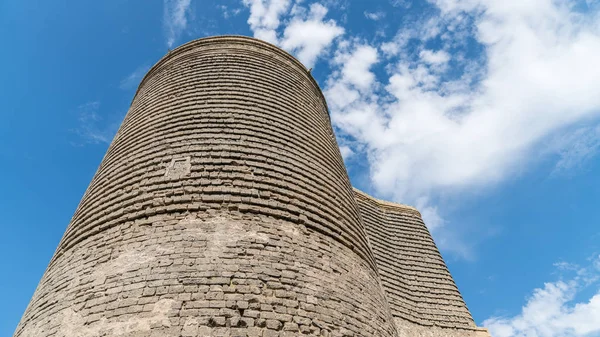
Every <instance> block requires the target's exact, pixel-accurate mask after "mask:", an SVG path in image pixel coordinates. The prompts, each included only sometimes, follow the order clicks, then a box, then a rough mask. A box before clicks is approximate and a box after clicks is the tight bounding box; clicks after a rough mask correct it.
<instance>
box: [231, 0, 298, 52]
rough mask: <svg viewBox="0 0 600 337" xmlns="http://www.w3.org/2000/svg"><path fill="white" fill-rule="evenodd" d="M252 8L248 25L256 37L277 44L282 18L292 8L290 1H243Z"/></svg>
mask: <svg viewBox="0 0 600 337" xmlns="http://www.w3.org/2000/svg"><path fill="white" fill-rule="evenodd" d="M242 2H243V3H244V5H245V6H246V7H249V8H250V17H249V18H248V24H249V25H250V29H252V31H253V32H254V37H256V38H258V39H261V40H265V41H267V42H270V43H273V44H277V42H278V39H277V28H278V27H279V24H280V21H279V19H280V17H281V16H282V15H283V14H284V13H286V12H287V10H288V9H289V7H290V3H291V1H290V0H243V1H242Z"/></svg>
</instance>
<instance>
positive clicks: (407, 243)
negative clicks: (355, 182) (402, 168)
mask: <svg viewBox="0 0 600 337" xmlns="http://www.w3.org/2000/svg"><path fill="white" fill-rule="evenodd" d="M355 194H356V201H357V203H358V205H359V208H360V212H361V214H362V219H363V223H364V224H365V228H366V229H367V233H368V238H369V241H370V243H371V246H372V248H373V253H374V255H375V260H376V261H377V267H378V269H379V274H380V276H381V281H382V284H383V287H384V289H385V292H386V297H387V300H388V303H389V304H390V307H391V309H392V314H393V315H394V317H395V320H396V325H397V328H398V331H399V333H400V335H399V336H402V337H403V336H407V337H408V336H411V337H412V336H414V337H419V336H423V337H425V336H427V337H433V336H448V337H454V336H473V337H474V336H489V335H488V334H487V330H485V329H481V328H478V327H477V326H476V325H475V322H474V321H473V318H472V317H471V313H470V312H469V310H468V309H467V306H466V304H465V302H464V301H463V298H462V296H461V294H460V292H459V291H458V288H457V287H456V284H455V283H454V280H453V279H452V275H450V272H449V271H448V268H447V267H446V264H445V263H444V260H443V258H442V256H441V255H440V252H439V251H438V249H437V247H436V245H435V243H434V242H433V239H432V237H431V234H430V233H429V230H428V229H427V227H426V226H425V224H424V223H423V220H422V219H421V214H420V213H419V212H418V211H417V210H416V209H414V208H413V207H410V206H406V205H401V204H395V203H391V202H386V201H382V200H378V199H375V198H373V197H371V196H369V195H367V194H365V193H363V192H361V191H358V190H355Z"/></svg>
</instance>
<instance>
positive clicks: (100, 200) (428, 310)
mask: <svg viewBox="0 0 600 337" xmlns="http://www.w3.org/2000/svg"><path fill="white" fill-rule="evenodd" d="M355 198H356V200H355ZM369 198H370V197H367V196H361V195H355V192H354V191H353V190H352V187H351V185H350V182H349V179H348V176H347V173H346V169H345V167H344V165H343V161H342V158H341V155H340V152H339V148H338V146H337V143H336V140H335V137H334V135H333V130H332V127H331V123H330V120H329V115H328V112H327V107H326V104H325V100H324V98H323V95H322V93H321V91H320V89H319V87H318V85H317V84H316V82H315V81H314V79H313V78H312V77H311V76H310V74H309V73H308V71H307V70H306V69H305V68H304V67H303V66H302V65H301V64H300V63H299V62H298V61H297V60H296V59H294V58H293V57H292V56H290V55H289V54H287V53H285V52H283V51H282V50H280V49H279V48H276V47H274V46H272V45H270V44H267V43H265V42H261V41H258V40H255V39H251V38H245V37H231V36H229V37H228V36H225V37H214V38H206V39H200V40H196V41H192V42H190V43H188V44H185V45H183V46H181V47H179V48H177V49H175V50H173V51H171V52H170V53H169V54H168V55H167V56H165V57H164V58H163V59H162V60H160V61H159V62H158V63H157V64H156V65H155V66H154V67H153V68H152V69H151V70H150V71H149V72H148V74H147V75H146V77H145V78H144V79H143V80H142V83H141V84H140V86H139V88H138V91H137V92H136V95H135V97H134V99H133V101H132V104H131V107H130V109H129V111H128V113H127V116H126V117H125V120H124V121H123V124H122V125H121V127H120V129H119V131H118V132H117V135H116V136H115V138H114V140H113V142H112V143H111V145H110V147H109V149H108V151H107V153H106V155H105V157H104V159H103V160H102V163H101V164H100V167H99V168H98V171H97V172H96V175H95V176H94V178H93V179H92V182H91V183H90V186H89V187H88V189H87V191H86V192H85V194H84V196H83V198H82V200H81V202H80V204H79V207H78V208H77V210H76V211H75V214H74V215H73V218H72V220H71V223H70V224H69V226H68V228H67V230H66V232H65V234H64V237H63V239H62V240H61V242H60V244H59V247H58V248H57V250H56V253H55V255H54V256H53V258H52V260H51V261H50V264H49V266H48V269H47V270H46V272H45V274H44V276H43V278H42V280H41V281H40V284H39V286H38V288H37V289H36V292H35V294H34V296H33V298H32V300H31V302H30V304H29V306H28V308H27V310H26V311H25V313H24V315H23V317H22V320H21V322H20V324H19V325H18V327H17V330H16V332H15V336H16V337H17V336H18V337H46V336H53V337H61V336H65V337H67V336H68V337H84V336H85V337H100V336H134V337H136V336H166V337H169V336H187V337H195V336H296V335H313V336H340V337H341V336H390V337H392V336H393V337H399V336H441V334H439V333H438V332H436V331H445V332H447V333H448V334H447V336H475V335H473V333H479V332H481V331H478V330H476V328H475V326H474V324H473V322H472V318H471V316H470V314H469V312H468V311H467V309H466V306H464V303H463V302H462V297H461V296H460V293H458V290H457V289H456V286H455V285H454V282H453V281H452V278H451V276H450V274H449V273H448V271H447V269H446V268H445V265H444V262H443V260H442V259H441V257H440V256H439V253H438V252H437V249H436V248H435V245H434V244H433V241H432V240H431V237H430V236H429V233H428V232H427V230H426V228H425V227H424V226H423V224H422V222H420V217H416V216H415V215H414V214H418V212H416V211H414V212H415V213H414V214H412V215H409V216H408V217H407V215H405V214H404V213H403V212H399V213H394V212H391V213H389V214H388V212H387V211H385V210H383V209H382V208H381V207H380V205H379V204H378V203H377V202H374V203H372V202H371V200H370V199H369ZM373 200H375V199H373ZM357 201H358V204H360V209H359V205H358V204H357ZM361 213H362V217H361ZM382 214H385V215H382ZM390 214H391V215H390ZM363 219H364V221H363ZM365 224H366V225H367V226H366V228H365ZM404 225H406V228H405V229H406V231H404V230H403V227H402V226H404ZM379 231H382V232H379ZM385 231H388V232H385ZM367 233H368V234H369V235H367ZM388 235H391V237H392V238H394V239H393V240H390V239H388V238H386V236H388ZM368 236H369V239H368ZM405 237H406V239H396V238H405ZM369 240H370V243H369ZM385 254H398V255H397V257H398V259H387V258H386V257H385V256H384V255H385ZM436 254H437V255H436ZM382 281H383V282H382ZM407 292H410V294H407ZM386 296H387V299H386ZM429 328H431V329H429ZM451 328H452V330H451ZM440 329H441V330H440Z"/></svg>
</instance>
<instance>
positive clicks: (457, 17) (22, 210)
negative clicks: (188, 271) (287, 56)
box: [0, 0, 600, 337]
mask: <svg viewBox="0 0 600 337" xmlns="http://www.w3.org/2000/svg"><path fill="white" fill-rule="evenodd" d="M599 10H600V4H599V3H598V2H597V1H593V0H588V1H566V0H558V1H550V0H527V1H523V0H519V1H517V0H486V1H483V0H464V1H451V0H428V1H420V2H417V1H408V0H392V1H389V0H380V1H343V0H321V1H307V0H304V1H294V0H231V1H220V2H217V1H202V2H200V1H185V0H178V1H176V0H168V1H164V2H159V1H153V2H147V1H144V2H142V1H129V2H125V1H93V2H92V1H70V2H66V1H52V2H49V1H3V2H1V3H0V37H1V38H2V39H1V40H2V41H3V42H4V43H3V48H2V51H3V52H2V53H0V61H1V64H2V65H3V68H2V70H3V71H2V76H1V77H0V78H1V80H0V102H1V103H2V108H1V109H0V113H1V117H2V118H1V119H0V190H1V191H2V195H1V197H2V200H1V202H0V212H1V213H2V214H3V216H2V217H0V228H2V230H3V235H1V236H0V256H1V258H0V271H1V274H0V275H1V276H2V277H0V298H2V299H3V300H2V301H1V302H0V335H1V336H9V335H11V334H12V332H13V331H14V328H15V327H16V324H17V323H18V320H19V319H20V316H21V314H22V313H23V311H24V310H25V307H26V306H27V303H28V302H29V299H30V298H31V295H32V294H33V291H34V289H35V287H36V285H37V283H38V281H39V279H40V278H41V276H42V274H43V272H44V269H45V267H46V265H47V263H48V261H49V259H50V257H51V256H52V254H53V252H54V249H55V248H56V246H57V244H58V241H59V240H60V237H61V235H62V233H63V231H64V229H65V228H66V225H67V224H68V222H69V219H70V217H71V215H72V214H73V212H74V210H75V208H76V206H77V204H78V202H79V199H80V198H81V196H82V194H83V192H84V190H85V188H86V187H87V185H88V183H89V181H90V180H91V178H92V176H93V175H94V172H95V170H96V168H97V167H98V165H99V163H100V161H101V159H102V156H103V155H104V153H105V151H106V149H107V147H108V143H109V142H110V140H111V139H112V136H113V135H114V133H115V132H116V129H117V128H118V125H119V123H120V121H121V119H122V118H123V116H124V115H125V113H126V111H127V108H128V105H129V103H130V101H131V99H132V97H133V94H134V92H135V88H136V87H137V84H138V83H139V81H140V79H141V77H142V76H143V75H144V73H145V71H147V69H149V67H150V66H151V65H152V64H154V62H156V61H157V60H158V59H159V58H160V57H162V56H163V55H164V54H165V53H166V52H167V51H168V49H169V48H174V47H176V46H178V45H180V44H182V43H185V42H187V41H190V40H193V39H196V38H200V37H204V36H210V35H218V34H240V35H248V36H256V37H259V38H262V39H266V40H268V41H270V42H272V43H275V44H277V45H279V46H281V47H283V48H284V49H286V50H288V51H290V52H291V53H293V54H294V55H296V56H297V57H298V58H299V59H300V60H301V61H302V62H303V63H304V64H305V65H306V66H307V67H312V68H313V74H314V76H315V78H316V79H317V81H318V82H319V84H320V85H321V88H322V89H323V91H324V93H325V95H326V97H327V100H328V103H329V107H330V111H331V117H332V123H333V125H334V127H335V129H336V134H337V136H338V141H339V143H340V145H341V148H342V152H343V154H344V157H345V161H346V163H347V166H348V170H349V174H350V177H351V180H352V182H353V184H354V185H355V186H357V187H359V188H360V189H362V190H365V191H367V192H369V193H372V194H374V195H376V196H378V197H380V198H384V199H388V200H394V201H397V202H403V203H407V204H411V205H415V206H417V207H418V208H419V209H420V210H421V211H422V213H423V215H424V217H425V220H426V222H427V223H428V226H429V227H430V229H431V230H432V232H433V234H434V236H435V239H436V242H437V243H438V245H439V246H440V248H441V249H442V253H443V255H444V257H445V258H446V260H447V262H448V264H449V267H450V269H451V271H452V274H453V276H454V277H455V279H456V281H457V283H458V286H459V288H460V290H461V292H462V294H463V296H464V297H465V300H466V302H467V304H468V306H469V308H470V310H471V312H472V314H473V316H474V318H475V320H476V322H477V323H478V324H479V325H484V326H487V327H489V328H490V330H491V332H492V333H493V335H494V336H495V337H504V336H600V282H599V281H600V259H599V254H600V226H598V225H599V223H600V210H599V208H598V201H599V200H600V175H599V174H598V172H600V159H599V157H598V156H597V152H598V150H599V149H600V137H599V136H600V124H599V122H600V121H599V119H598V117H600V95H598V88H600V61H599V60H600V58H599V57H598V55H600V20H599V19H600V17H599Z"/></svg>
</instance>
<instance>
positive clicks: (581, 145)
mask: <svg viewBox="0 0 600 337" xmlns="http://www.w3.org/2000/svg"><path fill="white" fill-rule="evenodd" d="M553 144H554V146H551V148H550V150H552V151H553V152H556V153H558V154H559V160H558V162H557V163H556V165H555V168H554V171H553V173H554V174H563V173H569V172H572V171H573V170H575V169H577V168H580V167H581V166H583V165H584V164H585V163H586V162H587V161H589V160H590V159H591V158H592V157H593V156H595V155H596V154H597V153H598V150H600V125H597V126H583V127H580V128H577V129H575V130H573V131H572V132H568V133H565V134H562V135H559V136H558V137H557V138H556V139H555V140H554V143H553Z"/></svg>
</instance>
